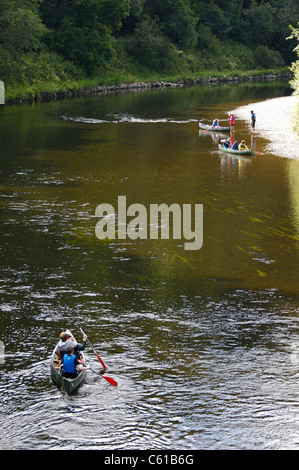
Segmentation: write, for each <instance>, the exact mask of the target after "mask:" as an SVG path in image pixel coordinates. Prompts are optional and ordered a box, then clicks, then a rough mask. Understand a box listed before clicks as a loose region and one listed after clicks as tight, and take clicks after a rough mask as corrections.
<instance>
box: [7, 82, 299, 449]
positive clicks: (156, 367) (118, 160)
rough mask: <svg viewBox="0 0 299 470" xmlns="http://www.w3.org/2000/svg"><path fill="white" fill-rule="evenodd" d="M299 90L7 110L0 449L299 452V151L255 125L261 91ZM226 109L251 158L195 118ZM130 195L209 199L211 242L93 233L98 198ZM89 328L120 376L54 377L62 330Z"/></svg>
mask: <svg viewBox="0 0 299 470" xmlns="http://www.w3.org/2000/svg"><path fill="white" fill-rule="evenodd" d="M291 94H292V90H291V89H290V88H289V86H288V85H287V84H286V83H280V82H279V83H278V82H277V83H269V84H238V85H234V86H225V85H220V86H213V87H210V86H200V87H190V88H167V89H163V90H151V91H149V90H147V91H139V92H127V93H115V94H108V95H101V96H95V97H85V98H79V99H74V100H69V101H68V100H64V101H59V102H55V103H43V104H34V105H28V106H27V105H23V106H10V107H8V106H5V107H2V108H0V141H1V150H0V152H1V167H0V185H1V194H0V208H1V211H0V217H1V224H0V239H1V254H0V257H1V259H0V263H1V284H0V291H1V305H0V307H1V316H0V339H1V341H2V343H1V345H2V353H4V354H2V355H0V360H1V364H0V403H1V405H0V423H1V429H2V433H1V438H0V448H1V449H17V450H19V449H26V450H27V449H40V450H41V449H43V450H44V449H94V450H95V449H97V450H111V449H112V450H113V449H119V450H132V449H135V450H142V449H164V450H167V449H173V450H174V449H185V450H200V449H210V450H214V449H298V448H299V383H298V377H299V376H298V373H299V319H298V313H299V289H298V261H299V193H298V184H299V161H298V158H294V155H292V156H290V155H283V156H282V155H281V154H280V153H279V152H277V153H275V149H274V150H273V148H271V149H269V139H268V137H267V136H266V135H265V134H264V132H260V131H261V130H262V129H261V127H259V126H262V121H261V119H260V118H261V113H262V109H263V106H262V105H260V102H261V101H265V100H267V103H268V100H270V101H271V100H272V99H283V98H285V99H286V100H288V99H289V97H290V96H291ZM252 105H253V106H254V109H258V113H257V128H256V130H255V132H254V133H252V132H251V131H250V127H249V122H250V115H249V114H248V113H247V111H248V109H249V108H250V107H252ZM257 105H258V106H259V107H257ZM244 107H245V108H244ZM244 109H245V110H246V113H245V114H244V113H243V114H242V112H241V110H243V111H244ZM230 110H238V113H237V121H236V126H235V131H234V132H235V137H236V138H238V140H241V139H243V138H244V139H246V141H247V142H248V143H250V144H252V145H253V146H254V149H255V156H253V157H252V158H245V157H236V156H234V157H229V156H223V155H221V154H220V153H219V151H218V146H217V143H218V142H219V141H220V140H221V139H222V138H223V137H224V136H223V135H220V134H219V135H218V134H215V135H214V134H213V135H211V134H210V133H208V132H205V131H200V130H199V128H198V121H199V120H204V121H205V122H210V121H211V120H212V119H214V118H218V119H219V120H220V121H221V122H222V123H223V122H226V121H227V117H228V112H229V111H230ZM267 118H268V125H269V129H270V128H272V127H271V122H272V120H273V121H274V116H273V113H270V114H267ZM264 125H265V122H264V121H263V126H264ZM273 125H274V124H273ZM283 157H285V158H283ZM295 157H296V156H295ZM118 196H126V198H127V204H128V205H131V204H134V203H139V204H142V205H144V207H146V208H148V207H149V206H150V204H161V203H165V204H167V205H170V204H172V203H177V204H179V205H180V206H182V205H183V204H189V205H193V206H194V205H195V204H202V205H203V245H202V247H201V248H200V249H198V250H186V249H184V240H177V239H170V240H167V239H161V238H158V239H154V240H151V239H137V240H132V239H130V238H128V237H127V238H125V239H118V238H117V237H115V239H110V240H107V239H106V240H99V239H98V238H97V237H96V236H95V227H96V224H97V222H98V220H99V218H98V217H96V216H95V210H96V207H97V206H98V205H100V204H104V203H105V204H110V205H111V206H113V207H115V208H116V209H117V201H118ZM80 327H82V328H83V330H85V332H86V333H87V334H88V337H89V339H90V341H91V342H92V344H93V345H94V346H95V348H96V350H97V351H98V353H99V354H100V356H101V357H102V358H103V359H104V361H105V362H106V363H107V365H108V366H109V370H108V372H107V375H109V376H111V377H113V378H114V379H115V380H117V382H118V386H117V387H112V386H110V385H109V384H108V383H107V382H106V381H105V380H103V379H101V378H99V377H98V376H97V375H95V374H93V373H92V372H88V375H87V378H86V379H85V382H84V383H83V384H82V385H81V386H80V388H78V390H77V391H76V392H75V393H74V394H73V395H71V396H67V395H64V394H63V393H62V392H61V390H59V388H58V387H57V386H56V385H55V384H54V383H53V382H52V379H51V377H50V373H49V357H50V354H51V351H52V349H53V347H54V345H55V343H56V342H57V340H58V336H59V334H60V332H61V331H62V330H64V329H66V328H70V329H71V330H72V332H73V333H74V335H75V336H77V338H78V339H81V337H80V330H79V328H80ZM87 354H88V358H89V363H90V364H92V367H93V368H94V369H97V368H98V366H99V363H98V361H97V358H96V357H95V355H94V353H93V351H92V350H91V348H90V347H89V346H88V345H87Z"/></svg>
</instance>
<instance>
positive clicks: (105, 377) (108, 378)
mask: <svg viewBox="0 0 299 470" xmlns="http://www.w3.org/2000/svg"><path fill="white" fill-rule="evenodd" d="M80 331H81V333H82V334H83V335H84V331H83V330H82V328H80ZM87 341H88V343H89V344H90V346H91V349H92V350H93V352H94V353H95V355H96V356H97V358H98V360H99V361H100V363H101V364H102V366H103V367H104V369H107V367H106V366H105V364H104V362H103V361H102V359H101V358H100V356H99V355H98V353H97V352H96V350H95V349H94V347H93V345H92V344H91V342H90V341H89V339H88V338H87ZM89 370H91V371H92V372H94V373H95V374H97V375H100V376H101V377H103V379H105V380H107V382H109V383H110V384H111V385H114V387H116V386H117V382H116V380H114V379H112V378H111V377H107V376H106V375H103V374H100V372H96V371H95V370H93V369H90V368H89Z"/></svg>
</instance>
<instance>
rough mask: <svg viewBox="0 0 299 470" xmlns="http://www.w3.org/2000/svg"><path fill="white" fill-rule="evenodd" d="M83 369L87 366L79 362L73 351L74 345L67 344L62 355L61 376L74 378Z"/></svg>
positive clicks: (87, 367)
mask: <svg viewBox="0 0 299 470" xmlns="http://www.w3.org/2000/svg"><path fill="white" fill-rule="evenodd" d="M83 369H89V366H85V365H83V364H82V363H81V362H79V359H78V358H77V356H76V354H75V352H74V347H73V346H72V345H69V346H68V347H67V348H66V354H64V356H63V374H62V375H63V377H66V378H68V379H74V378H75V377H77V375H78V373H79V372H81V371H82V370H83Z"/></svg>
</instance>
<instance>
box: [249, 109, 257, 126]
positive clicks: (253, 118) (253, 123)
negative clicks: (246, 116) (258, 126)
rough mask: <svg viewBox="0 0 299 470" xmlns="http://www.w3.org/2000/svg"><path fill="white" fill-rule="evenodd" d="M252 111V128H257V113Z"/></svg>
mask: <svg viewBox="0 0 299 470" xmlns="http://www.w3.org/2000/svg"><path fill="white" fill-rule="evenodd" d="M250 112H251V127H252V129H254V128H255V121H256V115H255V113H254V112H253V111H250Z"/></svg>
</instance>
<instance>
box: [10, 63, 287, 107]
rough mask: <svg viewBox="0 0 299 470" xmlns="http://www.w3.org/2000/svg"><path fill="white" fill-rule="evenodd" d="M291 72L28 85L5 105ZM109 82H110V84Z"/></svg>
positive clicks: (17, 89)
mask: <svg viewBox="0 0 299 470" xmlns="http://www.w3.org/2000/svg"><path fill="white" fill-rule="evenodd" d="M292 76H293V75H292V72H291V71H290V70H289V69H282V70H257V71H251V72H236V73H233V74H231V73H225V72H221V73H220V72H208V71H206V72H203V73H202V74H201V75H193V76H189V77H179V78H178V77H161V78H159V77H150V78H147V79H145V80H144V79H143V80H140V79H138V77H136V78H135V79H134V78H133V77H119V78H118V79H115V80H113V79H107V80H106V82H107V83H98V82H99V80H98V79H94V80H84V81H81V82H80V81H78V82H72V83H70V82H65V83H35V84H34V85H31V86H27V87H26V86H20V87H14V88H13V87H11V88H10V89H9V90H7V91H6V99H5V103H6V104H22V103H34V102H47V101H56V100H60V99H71V98H74V97H78V96H88V95H96V94H103V93H110V92H121V91H131V90H142V89H144V90H145V89H152V88H165V87H183V86H192V85H204V84H207V85H217V84H220V83H228V84H229V83H231V84H233V83H238V82H258V81H275V80H287V79H289V80H291V78H292ZM109 82H110V83H109Z"/></svg>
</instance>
